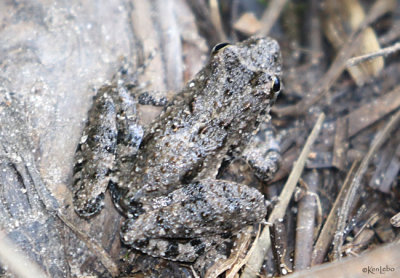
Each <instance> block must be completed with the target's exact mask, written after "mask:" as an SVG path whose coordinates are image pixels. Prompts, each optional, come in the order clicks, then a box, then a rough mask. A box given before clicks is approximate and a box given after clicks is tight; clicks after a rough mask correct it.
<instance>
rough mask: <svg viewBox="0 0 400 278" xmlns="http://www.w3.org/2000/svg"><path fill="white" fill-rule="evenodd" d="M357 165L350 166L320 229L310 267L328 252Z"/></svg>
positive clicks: (356, 162)
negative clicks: (339, 212)
mask: <svg viewBox="0 0 400 278" xmlns="http://www.w3.org/2000/svg"><path fill="white" fill-rule="evenodd" d="M358 165H359V161H355V162H354V163H353V165H352V166H351V169H350V171H349V172H348V173H347V177H346V179H345V181H344V183H343V186H342V188H341V189H340V192H339V194H338V196H337V197H336V200H335V203H334V204H333V206H332V209H331V211H330V212H329V215H328V218H327V219H326V221H325V224H324V226H323V227H322V231H321V233H320V234H319V236H318V239H317V242H316V243H315V246H314V250H313V254H312V260H311V266H314V265H317V264H320V263H322V262H323V260H324V258H325V254H326V252H327V251H328V248H329V246H330V244H331V242H332V239H333V236H334V233H335V227H336V225H337V219H338V213H337V212H338V210H339V208H340V205H341V204H342V203H343V199H344V196H345V194H346V193H347V192H348V190H349V186H350V184H351V181H352V180H353V177H354V173H355V170H356V169H357V167H358Z"/></svg>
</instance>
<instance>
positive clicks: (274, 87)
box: [272, 76, 281, 93]
mask: <svg viewBox="0 0 400 278" xmlns="http://www.w3.org/2000/svg"><path fill="white" fill-rule="evenodd" d="M280 90H281V81H280V80H279V78H278V77H276V76H274V77H272V91H273V92H274V93H278V92H279V91H280Z"/></svg>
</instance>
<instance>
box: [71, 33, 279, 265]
mask: <svg viewBox="0 0 400 278" xmlns="http://www.w3.org/2000/svg"><path fill="white" fill-rule="evenodd" d="M218 48H220V49H218ZM280 75H281V58H280V51H279V46H278V44H277V42H276V41H274V40H272V39H270V38H262V37H253V38H250V39H248V40H246V41H244V42H241V43H237V44H235V45H227V46H225V47H217V50H215V51H213V53H212V55H211V57H210V59H209V62H208V63H207V65H206V66H205V67H204V69H203V70H201V71H200V72H199V73H198V74H197V75H196V76H195V77H194V79H193V80H192V81H190V82H189V83H188V84H187V85H186V87H185V88H184V89H183V90H182V91H181V92H180V93H178V94H177V95H176V96H175V97H174V99H173V100H172V101H171V102H170V103H169V104H168V106H167V107H166V108H165V109H164V112H163V113H162V114H161V115H160V116H159V118H158V119H156V120H155V121H154V122H153V124H152V125H150V126H149V127H148V128H147V129H146V130H145V132H144V136H143V140H142V141H141V142H140V139H141V138H142V137H141V136H138V135H137V134H138V133H137V132H139V134H140V132H141V131H142V130H141V129H140V127H139V126H138V125H137V124H136V118H135V117H134V113H133V111H132V108H130V109H131V110H129V109H128V111H130V112H129V113H127V112H124V111H123V110H121V109H120V107H121V105H120V104H117V100H118V99H119V98H121V97H120V96H118V94H117V93H118V92H120V91H122V92H123V94H125V95H126V99H129V100H130V101H132V102H133V101H134V99H133V98H131V99H130V98H129V97H128V96H127V94H126V92H125V91H124V90H123V89H122V85H121V84H120V85H115V87H114V89H113V90H112V91H113V93H111V92H110V93H104V92H100V94H99V95H98V96H97V97H96V100H95V104H96V103H98V102H99V103H100V102H101V101H98V100H99V99H100V98H103V99H106V100H107V101H106V103H108V102H115V103H114V106H113V105H111V104H110V105H108V106H107V105H104V107H102V108H104V109H97V110H104V112H103V113H101V115H111V114H113V112H116V115H117V116H111V120H110V119H109V118H108V116H103V118H102V119H101V120H96V119H95V118H96V114H98V111H94V110H95V109H94V108H93V109H92V110H91V112H90V114H89V124H88V126H92V125H93V124H91V123H90V122H93V123H94V125H95V126H96V128H93V126H92V127H91V128H89V127H86V129H85V131H84V137H85V136H86V135H87V134H88V133H90V132H88V131H90V130H91V131H92V132H91V134H92V133H93V134H92V135H89V136H86V140H82V141H84V142H83V143H82V142H81V144H80V146H79V147H78V151H77V157H78V161H80V163H79V164H80V167H78V168H76V170H75V179H76V182H75V188H76V198H75V207H76V211H77V212H78V213H79V214H80V215H83V216H90V215H92V214H94V213H96V212H98V211H99V210H100V209H101V200H102V198H103V196H104V191H105V190H106V187H107V186H106V185H105V184H108V183H110V189H111V193H112V196H113V199H114V201H115V204H116V206H117V208H119V210H120V211H121V212H122V213H124V214H125V215H126V216H127V217H128V220H127V221H126V222H125V224H124V225H123V228H122V232H121V236H122V240H123V242H124V243H125V244H128V245H130V246H132V247H134V248H137V249H140V250H141V251H143V252H145V253H148V254H150V255H153V256H160V257H164V258H167V259H171V260H178V261H194V260H195V259H196V258H197V257H198V256H199V255H201V254H202V253H204V252H205V251H207V250H208V249H209V248H210V246H211V245H213V244H215V243H217V242H218V240H217V239H218V238H219V237H223V236H224V235H226V234H231V233H235V232H237V231H240V229H241V228H242V227H244V226H245V225H249V224H253V223H256V222H259V221H262V219H263V218H264V217H265V214H266V208H265V204H264V198H263V196H262V195H261V194H260V193H259V192H258V191H257V190H255V189H253V188H249V187H247V186H245V185H239V184H236V183H232V182H227V181H221V180H215V177H216V175H217V173H218V170H219V168H220V165H221V163H222V161H223V160H224V159H226V158H227V156H237V155H240V154H241V153H242V152H243V150H244V148H245V147H246V144H247V143H248V142H249V140H250V138H251V137H252V136H253V135H254V134H255V132H256V131H257V128H258V126H259V124H260V123H261V122H262V121H263V120H264V118H265V117H266V115H267V114H268V112H269V109H270V106H271V104H272V103H273V102H274V100H275V98H276V96H277V93H278V92H279V90H280V81H279V79H280ZM112 94H113V95H114V96H111V95H112ZM110 99H111V101H110ZM122 99H124V98H122ZM98 105H100V104H98ZM100 106H101V105H100ZM93 111H94V112H93ZM97 117H98V116H97ZM104 126H105V127H104ZM122 128H124V129H125V131H123V130H122ZM126 128H128V130H131V131H128V132H127V131H126ZM94 129H95V130H98V131H99V132H98V134H100V135H94V133H95V132H94V131H93V130H94ZM110 130H111V131H110ZM104 136H106V139H104ZM101 138H102V139H101ZM103 142H105V143H106V145H107V144H108V145H110V146H111V147H110V146H107V147H104V146H103V145H101V144H102V143H103ZM114 142H116V145H113V144H114ZM86 145H87V146H86ZM89 145H91V146H89ZM139 145H140V147H139V148H137V147H138V146H139ZM88 148H92V150H95V151H89V152H85V151H83V150H82V149H88ZM103 157H106V158H107V162H106V163H104V162H100V159H101V158H103ZM110 157H111V158H110ZM93 158H95V164H94V165H95V166H91V165H93V164H92V163H90V161H89V160H91V159H93ZM96 165H100V166H99V167H98V166H96ZM96 183H97V184H99V186H95V185H94V184H96ZM88 186H89V187H92V188H88ZM93 192H95V193H93Z"/></svg>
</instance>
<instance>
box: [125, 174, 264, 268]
mask: <svg viewBox="0 0 400 278" xmlns="http://www.w3.org/2000/svg"><path fill="white" fill-rule="evenodd" d="M266 212H267V210H266V206H265V200H264V197H263V195H262V194H261V193H260V192H258V191H257V190H256V189H254V188H250V187H247V186H245V185H240V184H236V183H232V182H227V181H223V180H211V179H209V180H202V181H199V182H195V183H192V184H188V185H185V186H184V187H182V188H180V189H177V190H175V191H173V192H171V193H170V194H169V195H167V196H165V197H159V198H157V200H155V205H153V209H152V210H150V211H147V212H146V213H145V214H142V215H140V216H139V217H138V218H137V219H135V220H134V219H128V220H127V221H126V222H125V223H124V225H123V228H122V231H121V238H122V241H123V242H124V243H125V244H127V245H130V246H132V247H134V248H136V249H139V250H141V251H142V252H144V253H147V254H150V255H152V256H156V257H163V258H166V259H170V260H178V261H193V260H195V259H196V258H197V257H198V256H199V254H200V253H202V252H205V251H207V250H208V249H209V248H210V247H211V246H212V245H213V242H214V243H215V241H204V240H199V239H203V238H215V237H216V236H223V235H226V234H230V233H233V232H236V231H239V230H240V229H241V228H242V227H244V226H247V225H252V224H254V223H257V222H260V221H262V220H263V219H264V217H265V215H266ZM181 254H182V255H181ZM185 258H186V259H185Z"/></svg>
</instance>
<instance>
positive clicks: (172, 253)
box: [165, 241, 179, 258]
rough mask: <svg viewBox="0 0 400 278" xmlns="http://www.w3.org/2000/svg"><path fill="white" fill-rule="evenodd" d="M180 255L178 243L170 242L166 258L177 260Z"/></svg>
mask: <svg viewBox="0 0 400 278" xmlns="http://www.w3.org/2000/svg"><path fill="white" fill-rule="evenodd" d="M178 255H179V246H178V243H177V242H173V241H171V242H169V244H168V247H167V251H165V256H166V257H168V258H176V257H177V256H178Z"/></svg>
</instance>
